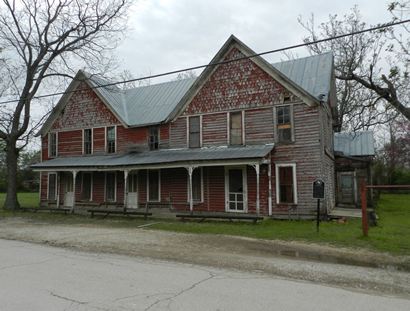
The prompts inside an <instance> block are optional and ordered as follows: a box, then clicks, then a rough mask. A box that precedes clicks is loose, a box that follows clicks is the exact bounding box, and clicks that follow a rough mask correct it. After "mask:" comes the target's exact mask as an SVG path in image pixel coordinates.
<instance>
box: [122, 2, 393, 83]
mask: <svg viewBox="0 0 410 311" xmlns="http://www.w3.org/2000/svg"><path fill="white" fill-rule="evenodd" d="M391 1H392V0H390V1H385V0H356V1H353V0H344V1H340V0H339V1H337V0H336V1H332V0H316V1H313V0H310V1H308V0H280V1H279V0H271V1H269V0H254V1H251V0H218V1H211V0H208V1H199V0H139V1H137V2H136V4H135V6H134V7H133V9H132V11H131V13H130V20H129V25H130V30H129V31H128V34H127V37H126V39H125V40H123V43H122V44H121V46H120V47H119V48H118V49H117V50H116V53H117V57H118V59H119V60H120V63H121V66H122V67H123V69H128V70H130V71H131V73H132V74H133V75H134V76H137V77H139V76H145V75H149V74H156V73H161V72H165V71H169V70H175V69H181V68H185V67H191V66H195V65H199V64H206V63H208V62H209V61H210V60H211V58H212V57H213V56H214V55H215V53H216V52H217V51H218V49H219V48H220V47H221V46H222V44H223V43H224V42H225V40H226V39H227V38H228V37H229V35H230V34H234V35H235V36H237V37H238V38H239V39H240V40H242V41H243V42H244V43H245V44H247V45H248V46H249V47H250V48H252V49H253V50H254V51H255V52H262V51H266V50H271V49H275V48H280V47H284V46H287V45H292V44H296V43H301V41H302V38H303V36H304V35H306V32H305V31H304V30H303V29H302V27H301V26H300V25H299V24H298V21H297V18H298V16H302V17H303V18H304V19H307V18H309V16H310V14H311V13H313V14H314V16H315V20H316V23H317V24H319V23H321V22H324V21H326V20H327V18H328V15H329V14H338V15H339V16H342V15H344V14H345V13H348V12H349V10H350V8H352V7H353V6H354V5H358V7H359V9H360V11H361V13H362V15H363V20H364V21H365V22H367V23H370V24H376V23H380V22H386V21H389V19H390V16H389V14H388V12H387V10H386V7H387V3H389V2H391ZM296 52H297V54H298V55H299V56H304V55H306V50H305V49H303V48H302V49H298V50H297V51H296ZM266 58H267V59H268V60H271V61H276V60H280V59H281V58H282V59H283V58H284V55H283V54H282V55H281V54H277V55H272V56H267V57H266ZM168 79H170V78H168ZM155 82H157V81H156V80H154V81H151V83H155Z"/></svg>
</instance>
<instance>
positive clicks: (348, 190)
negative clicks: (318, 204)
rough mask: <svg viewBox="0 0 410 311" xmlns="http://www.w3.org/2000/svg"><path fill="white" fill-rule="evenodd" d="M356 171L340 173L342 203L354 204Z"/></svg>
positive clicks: (340, 198) (340, 197)
mask: <svg viewBox="0 0 410 311" xmlns="http://www.w3.org/2000/svg"><path fill="white" fill-rule="evenodd" d="M354 189H355V185H354V173H353V172H340V173H339V201H340V203H342V204H354V203H355V200H354V197H355V196H354V191H355V190H354Z"/></svg>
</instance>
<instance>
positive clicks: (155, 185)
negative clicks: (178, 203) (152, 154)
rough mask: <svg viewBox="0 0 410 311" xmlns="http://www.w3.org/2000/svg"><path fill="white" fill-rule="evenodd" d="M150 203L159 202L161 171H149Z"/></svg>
mask: <svg viewBox="0 0 410 311" xmlns="http://www.w3.org/2000/svg"><path fill="white" fill-rule="evenodd" d="M148 201H150V202H158V201H159V170H149V171H148Z"/></svg>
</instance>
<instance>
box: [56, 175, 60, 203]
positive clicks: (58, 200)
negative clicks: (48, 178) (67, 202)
mask: <svg viewBox="0 0 410 311" xmlns="http://www.w3.org/2000/svg"><path fill="white" fill-rule="evenodd" d="M56 191H57V208H59V207H60V172H57V189H56Z"/></svg>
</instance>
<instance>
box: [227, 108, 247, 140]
mask: <svg viewBox="0 0 410 311" xmlns="http://www.w3.org/2000/svg"><path fill="white" fill-rule="evenodd" d="M243 121H244V116H243V111H235V112H230V113H229V144H230V145H232V146H238V145H243V143H244V139H243V136H244V132H243Z"/></svg>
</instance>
